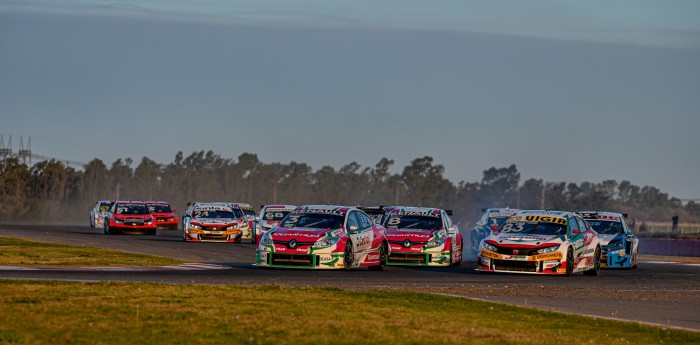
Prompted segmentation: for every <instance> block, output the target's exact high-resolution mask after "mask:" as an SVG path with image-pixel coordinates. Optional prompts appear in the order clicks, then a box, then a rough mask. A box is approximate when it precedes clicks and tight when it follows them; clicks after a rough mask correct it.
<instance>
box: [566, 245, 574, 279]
mask: <svg viewBox="0 0 700 345" xmlns="http://www.w3.org/2000/svg"><path fill="white" fill-rule="evenodd" d="M572 274H574V252H573V251H572V250H571V248H569V250H568V251H567V252H566V276H567V277H568V276H571V275H572Z"/></svg>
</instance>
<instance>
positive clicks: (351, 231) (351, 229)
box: [348, 225, 359, 234]
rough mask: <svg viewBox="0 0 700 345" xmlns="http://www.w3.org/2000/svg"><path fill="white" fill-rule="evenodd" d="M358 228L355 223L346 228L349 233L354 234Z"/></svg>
mask: <svg viewBox="0 0 700 345" xmlns="http://www.w3.org/2000/svg"><path fill="white" fill-rule="evenodd" d="M358 229H359V228H358V227H357V225H350V228H349V229H348V230H349V232H350V233H351V234H356V233H357V230H358Z"/></svg>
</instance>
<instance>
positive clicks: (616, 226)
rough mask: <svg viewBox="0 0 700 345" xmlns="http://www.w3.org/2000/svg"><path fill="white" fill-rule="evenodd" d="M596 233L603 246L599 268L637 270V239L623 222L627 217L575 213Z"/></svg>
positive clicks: (618, 214)
mask: <svg viewBox="0 0 700 345" xmlns="http://www.w3.org/2000/svg"><path fill="white" fill-rule="evenodd" d="M577 213H578V214H579V215H580V216H581V217H582V218H583V219H584V220H585V221H586V222H588V224H590V225H591V227H592V228H593V230H595V232H597V233H598V237H599V238H600V243H601V245H602V246H603V255H602V257H601V263H600V264H601V267H603V268H627V269H634V268H637V260H638V259H637V252H638V249H639V237H637V236H635V235H634V234H633V233H632V230H631V229H630V227H629V225H627V222H626V221H625V218H626V216H627V215H625V214H622V213H615V212H594V211H586V212H577Z"/></svg>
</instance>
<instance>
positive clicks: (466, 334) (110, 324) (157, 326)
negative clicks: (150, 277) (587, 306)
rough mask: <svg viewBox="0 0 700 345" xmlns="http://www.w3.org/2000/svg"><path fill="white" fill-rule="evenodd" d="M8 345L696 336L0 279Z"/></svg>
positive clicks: (248, 290)
mask: <svg viewBox="0 0 700 345" xmlns="http://www.w3.org/2000/svg"><path fill="white" fill-rule="evenodd" d="M0 291H2V293H0V310H2V313H0V343H10V344H46V343H51V344H68V343H70V344H127V343H128V344H224V343H225V344H232V343H233V344H380V343H381V344H443V343H449V344H628V343H629V344H652V343H662V342H663V343H664V344H689V343H696V344H698V343H700V334H697V333H691V332H685V331H678V330H668V329H662V328H656V327H649V326H642V325H638V324H634V323H623V322H616V321H607V320H595V319H591V318H586V317H578V316H571V315H563V314H556V313H549V312H544V311H538V310H535V309H528V308H518V307H514V306H507V305H497V304H489V303H485V302H477V301H471V300H466V299H462V298H454V297H448V296H437V295H428V294H421V293H415V292H388V291H370V292H367V291H365V292H360V291H345V290H339V289H333V288H310V289H301V288H286V287H281V286H261V287H247V286H236V285H228V286H210V285H163V284H146V283H140V284H135V283H68V282H25V281H0Z"/></svg>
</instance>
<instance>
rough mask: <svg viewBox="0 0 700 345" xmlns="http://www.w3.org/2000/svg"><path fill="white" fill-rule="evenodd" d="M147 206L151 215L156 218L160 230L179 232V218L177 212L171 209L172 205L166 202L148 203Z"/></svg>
mask: <svg viewBox="0 0 700 345" xmlns="http://www.w3.org/2000/svg"><path fill="white" fill-rule="evenodd" d="M146 206H148V209H149V210H150V211H151V214H153V216H155V217H156V221H157V222H158V226H157V227H158V229H170V230H177V223H178V221H177V216H176V215H175V211H174V210H173V209H172V208H170V204H169V203H167V202H165V201H146Z"/></svg>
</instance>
